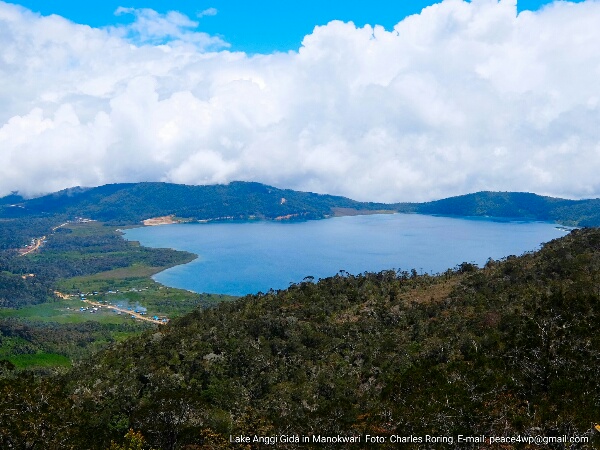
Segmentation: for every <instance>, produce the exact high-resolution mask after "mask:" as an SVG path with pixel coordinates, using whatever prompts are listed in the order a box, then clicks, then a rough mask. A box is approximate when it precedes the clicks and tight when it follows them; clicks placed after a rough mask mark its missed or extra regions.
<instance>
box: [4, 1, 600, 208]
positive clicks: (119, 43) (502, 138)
mask: <svg viewBox="0 0 600 450" xmlns="http://www.w3.org/2000/svg"><path fill="white" fill-rule="evenodd" d="M118 12H119V13H123V14H132V15H133V16H134V18H135V21H134V22H133V24H130V25H127V26H125V28H123V29H117V28H111V29H94V28H90V27H88V26H83V25H78V24H74V23H72V22H69V21H67V20H66V19H63V18H61V17H58V16H48V17H43V16H39V15H37V14H34V13H32V12H30V11H28V10H26V9H24V8H21V7H19V6H15V5H11V4H7V3H2V2H0V195H4V194H7V193H9V192H10V191H12V190H16V189H18V190H19V191H21V192H22V193H25V194H30V195H33V194H38V193H42V192H47V191H53V190H57V189H61V188H65V187H69V186H74V185H83V186H93V185H99V184H104V183H112V182H123V181H146V180H160V181H169V182H176V183H188V184H206V183H226V182H228V181H232V180H251V181H260V182H264V183H269V184H273V185H276V186H280V187H289V188H294V189H302V190H312V191H316V192H324V193H333V194H341V195H346V196H349V197H352V198H356V199H359V200H379V201H421V200H428V199H435V198H441V197H446V196H449V195H456V194H461V193H467V192H474V191H478V190H518V191H531V192H537V193H541V194H548V195H556V196H562V197H572V198H579V197H591V196H599V195H600V182H598V181H597V180H598V176H597V174H598V173H599V171H600V127H599V126H598V123H600V104H599V102H600V52H598V50H597V43H598V42H600V29H599V27H597V24H598V23H599V22H600V3H599V2H596V1H588V2H583V3H578V4H572V3H567V2H557V3H554V4H551V5H549V6H547V7H545V8H544V9H542V10H541V11H538V12H527V11H524V12H522V13H520V14H518V15H517V12H516V5H515V3H514V1H506V0H502V1H499V2H497V1H495V0H473V1H472V2H464V1H461V0H446V1H443V2H442V3H439V4H436V5H433V6H430V7H428V8H425V9H424V10H423V11H422V12H421V13H420V14H418V15H414V16H410V17H408V18H406V19H404V20H402V21H400V22H399V23H398V24H397V25H396V26H395V27H394V29H393V30H385V29H384V28H382V27H380V26H374V27H371V26H365V27H362V28H361V27H356V26H355V25H354V24H352V23H343V22H339V21H334V22H331V23H329V24H327V25H324V26H318V27H316V28H315V29H314V31H313V32H312V33H311V34H310V35H308V36H306V37H305V38H304V40H303V42H302V45H301V46H300V47H299V49H298V50H297V51H291V52H288V53H274V54H267V55H254V56H249V55H246V54H244V53H236V52H231V51H229V50H227V48H226V47H224V46H225V45H226V44H225V43H224V42H223V41H221V40H220V38H217V37H214V36H209V35H206V34H203V33H201V32H200V31H198V30H197V27H198V24H197V22H195V21H193V20H191V19H189V18H188V17H186V16H184V15H182V14H180V13H176V12H171V13H167V14H164V15H162V14H159V13H156V12H154V11H151V10H133V9H124V8H122V9H120V10H118Z"/></svg>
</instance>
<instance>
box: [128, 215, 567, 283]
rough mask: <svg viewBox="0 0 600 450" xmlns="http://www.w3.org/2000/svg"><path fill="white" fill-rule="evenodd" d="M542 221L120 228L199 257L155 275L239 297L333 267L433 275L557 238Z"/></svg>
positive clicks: (392, 219)
mask: <svg viewBox="0 0 600 450" xmlns="http://www.w3.org/2000/svg"><path fill="white" fill-rule="evenodd" d="M564 235H565V232H564V231H560V230H558V229H557V228H556V226H555V225H553V224H549V223H542V222H496V221H492V220H482V219H456V218H447V217H434V216H425V215H418V214H382V215H370V216H353V217H338V218H333V219H327V220H314V221H308V222H295V223H277V222H246V223H212V224H179V225H163V226H156V227H145V228H135V229H131V230H127V231H126V232H125V237H126V238H127V239H130V240H135V241H140V243H141V244H142V245H145V246H148V247H169V248H174V249H177V250H187V251H189V252H192V253H195V254H197V255H198V259H196V260H195V261H192V262H191V263H189V264H185V265H181V266H177V267H173V268H171V269H168V270H165V271H164V272H161V273H159V274H158V275H156V276H155V277H154V279H155V280H156V281H158V282H160V283H162V284H165V285H167V286H172V287H178V288H183V289H189V290H191V291H196V292H210V293H222V294H231V295H244V294H249V293H256V292H260V291H262V292H266V291H268V290H269V289H270V288H273V289H284V288H287V287H288V286H289V284H290V283H292V282H294V283H295V282H300V281H302V279H303V278H304V277H306V276H313V277H315V280H316V279H318V278H324V277H328V276H332V275H335V274H336V273H338V272H339V271H340V270H345V271H347V272H350V273H352V274H358V273H362V272H365V271H380V270H384V269H402V270H410V269H412V268H415V269H416V270H417V271H419V272H429V273H437V272H443V271H445V270H446V269H448V268H451V267H455V266H456V265H457V264H460V263H461V262H464V261H467V262H472V263H476V264H478V265H480V266H481V265H483V264H485V262H486V261H487V259H488V258H490V257H491V258H494V259H499V258H502V257H505V256H508V255H520V254H522V253H523V252H526V251H532V250H536V249H538V248H539V246H540V244H542V243H544V242H547V241H550V240H552V239H554V238H557V237H560V236H564Z"/></svg>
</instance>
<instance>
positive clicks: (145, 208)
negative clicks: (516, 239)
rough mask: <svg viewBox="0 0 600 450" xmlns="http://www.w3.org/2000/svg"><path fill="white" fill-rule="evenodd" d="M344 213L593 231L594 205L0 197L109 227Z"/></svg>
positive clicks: (111, 191)
mask: <svg viewBox="0 0 600 450" xmlns="http://www.w3.org/2000/svg"><path fill="white" fill-rule="evenodd" d="M340 211H343V212H341V213H340ZM352 211H355V212H358V213H373V212H379V211H390V212H400V213H417V214H431V215H443V216H458V217H495V218H504V219H525V220H541V221H554V222H557V223H559V224H562V225H569V226H600V199H597V198H596V199H583V200H569V199H563V198H556V197H548V196H541V195H537V194H534V193H529V192H495V191H480V192H475V193H471V194H464V195H458V196H453V197H448V198H444V199H439V200H434V201H429V202H420V203H417V202H398V203H380V202H360V201H356V200H353V199H350V198H347V197H342V196H335V195H328V194H316V193H313V192H303V191H294V190H291V189H280V188H276V187H273V186H269V185H265V184H261V183H256V182H244V181H234V182H231V183H229V184H226V185H223V184H217V185H201V186H192V185H183V184H172V183H162V182H142V183H118V184H107V185H103V186H98V187H91V188H86V187H73V188H68V189H64V190H62V191H58V192H54V193H51V194H47V195H44V196H41V197H36V198H32V199H24V198H22V197H20V196H19V195H18V194H16V193H12V194H10V195H8V196H6V197H3V198H0V217H2V218H14V217H28V216H45V215H49V214H66V215H71V216H86V217H90V218H92V219H96V220H100V221H104V222H109V223H116V224H139V223H141V222H142V221H143V220H146V219H149V218H152V217H163V216H170V215H173V216H177V217H180V218H185V219H190V220H211V219H214V218H224V217H225V218H228V219H229V220H252V219H264V220H273V219H279V220H280V219H282V218H283V219H296V220H298V219H299V220H303V219H304V220H305V219H321V218H327V217H331V216H333V215H340V214H342V215H344V214H348V213H351V212H352Z"/></svg>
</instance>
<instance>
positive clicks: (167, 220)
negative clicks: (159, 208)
mask: <svg viewBox="0 0 600 450" xmlns="http://www.w3.org/2000/svg"><path fill="white" fill-rule="evenodd" d="M178 222H179V221H177V220H175V214H171V215H170V216H160V217H152V218H150V219H146V220H144V221H143V224H144V225H146V226H147V227H153V226H156V225H169V224H172V223H178Z"/></svg>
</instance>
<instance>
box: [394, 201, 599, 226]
mask: <svg viewBox="0 0 600 450" xmlns="http://www.w3.org/2000/svg"><path fill="white" fill-rule="evenodd" d="M393 208H394V209H395V210H397V211H401V212H415V213H420V214H439V215H443V216H459V217H469V216H470V217H478V216H479V217H481V216H489V217H498V218H507V219H532V220H543V221H555V222H558V223H561V224H563V225H572V226H583V227H592V226H594V227H596V226H600V199H586V200H567V199H562V198H554V197H544V196H540V195H536V194H531V193H528V192H477V193H474V194H467V195H461V196H457V197H450V198H446V199H442V200H436V201H433V202H426V203H398V204H395V205H393Z"/></svg>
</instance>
